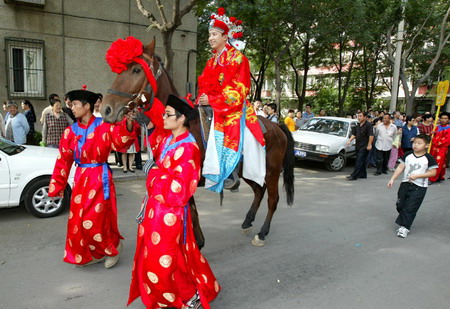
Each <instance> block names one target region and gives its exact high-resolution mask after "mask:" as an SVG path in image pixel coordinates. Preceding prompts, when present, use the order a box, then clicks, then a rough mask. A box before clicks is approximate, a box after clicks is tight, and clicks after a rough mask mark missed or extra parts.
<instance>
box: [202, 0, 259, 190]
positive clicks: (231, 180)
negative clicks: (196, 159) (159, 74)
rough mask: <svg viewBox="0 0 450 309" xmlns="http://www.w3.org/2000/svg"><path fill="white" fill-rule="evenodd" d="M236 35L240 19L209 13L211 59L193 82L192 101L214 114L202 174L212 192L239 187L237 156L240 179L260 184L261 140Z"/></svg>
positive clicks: (247, 69) (239, 33)
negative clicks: (195, 92)
mask: <svg viewBox="0 0 450 309" xmlns="http://www.w3.org/2000/svg"><path fill="white" fill-rule="evenodd" d="M241 37H242V21H240V20H237V19H236V18H235V17H227V16H226V15H225V9H223V8H219V9H218V10H217V14H212V16H211V22H210V26H209V40H208V41H209V44H210V45H211V48H212V49H213V53H214V56H213V57H212V58H211V59H209V60H208V62H207V63H206V66H205V69H204V70H203V73H202V75H201V76H200V77H199V78H198V84H199V97H198V100H197V103H198V104H200V105H210V106H211V107H212V109H213V111H214V116H213V121H212V125H211V130H210V133H209V136H207V137H205V139H207V144H208V145H207V149H206V154H205V161H204V165H203V176H204V177H205V179H206V183H205V187H206V188H207V189H209V190H211V191H215V192H221V191H222V190H223V189H224V188H225V189H231V190H233V189H236V188H237V187H238V186H239V178H238V176H237V169H238V167H239V162H240V161H241V157H242V154H244V156H243V177H244V178H246V179H250V180H253V181H255V182H256V183H258V184H259V185H260V186H263V185H264V177H265V172H266V170H265V168H266V157H265V148H264V147H265V142H264V136H263V133H262V131H261V127H260V125H259V122H258V118H257V116H256V113H255V111H254V109H253V106H252V104H251V103H250V102H249V101H247V96H248V94H249V91H250V65H249V62H248V59H247V58H246V57H245V56H244V55H243V54H242V53H241V52H240V50H241V49H243V48H244V47H245V44H244V42H242V41H240V40H239V39H240V38H241ZM250 153H251V156H250V155H247V156H246V154H250Z"/></svg>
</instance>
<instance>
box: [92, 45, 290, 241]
mask: <svg viewBox="0 0 450 309" xmlns="http://www.w3.org/2000/svg"><path fill="white" fill-rule="evenodd" d="M154 50H155V41H154V40H153V41H152V42H151V43H150V44H149V45H147V46H145V49H144V53H143V55H142V56H141V57H142V58H143V59H144V60H145V61H146V62H147V63H148V65H149V68H150V69H151V71H152V73H153V75H154V77H155V78H156V82H157V85H158V91H157V94H156V97H157V98H158V99H159V100H161V102H166V100H167V97H168V96H169V94H178V92H177V90H176V89H175V87H174V85H173V83H172V81H171V79H170V78H169V76H168V74H167V73H166V71H165V70H164V68H163V67H162V65H161V63H160V61H159V59H158V57H157V56H155V54H154ZM142 92H147V93H151V92H152V89H151V87H150V86H149V82H148V81H147V77H146V75H145V73H144V71H143V69H142V67H141V66H140V65H139V64H138V63H131V64H129V65H128V69H127V70H126V71H123V72H122V73H120V74H118V75H117V77H116V79H115V80H114V82H113V84H112V86H111V89H109V90H108V93H107V94H106V95H105V97H104V99H103V103H102V107H101V110H100V111H101V113H102V116H103V119H104V121H106V122H111V123H112V122H116V121H118V120H120V119H122V118H123V115H124V113H125V112H126V111H127V104H128V103H129V102H130V100H133V99H135V98H136V96H137V94H139V93H142ZM152 95H153V94H152ZM259 118H260V120H261V121H262V122H263V124H264V125H265V127H266V129H267V132H266V133H265V134H264V139H265V142H266V177H265V184H264V186H262V187H261V186H260V185H258V184H257V183H255V182H253V181H251V180H249V179H244V180H245V182H246V183H247V184H248V185H250V187H251V188H252V190H253V192H254V199H253V203H252V206H251V207H250V210H249V211H248V213H247V215H246V218H245V220H244V222H243V223H242V231H243V233H245V234H247V233H249V232H250V231H251V229H252V222H253V221H254V220H255V216H256V212H257V211H258V208H259V205H260V204H261V201H262V199H263V197H264V193H265V191H266V189H267V191H268V208H269V210H268V213H267V216H266V219H265V221H264V224H263V226H262V227H261V230H260V231H259V233H258V234H257V235H255V237H254V239H253V240H252V244H253V245H255V246H263V245H264V240H265V237H266V236H267V234H268V233H269V230H270V223H271V221H272V217H273V214H274V212H275V210H276V209H277V204H278V200H279V193H278V180H279V177H280V173H281V171H282V169H283V178H284V188H285V190H286V196H287V203H288V205H292V203H293V200H294V164H295V159H294V141H293V138H292V135H291V133H290V132H289V130H288V129H287V127H286V126H285V125H279V124H276V123H273V122H271V121H269V120H267V119H266V118H262V117H259ZM190 132H191V133H192V135H193V136H194V137H195V138H196V140H197V143H198V145H199V147H200V150H201V152H202V162H203V159H204V154H205V148H204V144H203V140H202V136H201V131H200V121H199V119H198V118H197V119H195V120H193V121H192V122H191V123H190ZM239 176H240V177H242V168H241V171H240V173H239ZM191 211H192V218H193V223H194V232H195V237H196V240H197V242H198V244H199V247H200V248H201V247H202V246H203V245H204V237H203V234H202V231H201V229H200V225H199V221H198V213H197V210H196V206H195V201H194V199H193V198H192V200H191Z"/></svg>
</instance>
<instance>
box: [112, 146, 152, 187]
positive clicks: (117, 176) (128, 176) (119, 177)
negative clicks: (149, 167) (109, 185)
mask: <svg viewBox="0 0 450 309" xmlns="http://www.w3.org/2000/svg"><path fill="white" fill-rule="evenodd" d="M141 155H142V164H144V163H145V161H146V160H147V159H148V155H147V153H146V152H144V153H142V154H141ZM108 163H109V166H110V167H111V170H112V172H113V179H114V181H115V182H121V181H129V180H136V179H142V180H145V178H146V176H145V175H144V173H143V172H142V171H141V170H138V169H136V167H134V170H135V172H134V173H132V172H130V171H128V172H127V173H124V172H123V170H122V167H118V166H117V164H116V159H115V157H114V153H111V154H110V155H109V158H108Z"/></svg>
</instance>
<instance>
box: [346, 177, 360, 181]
mask: <svg viewBox="0 0 450 309" xmlns="http://www.w3.org/2000/svg"><path fill="white" fill-rule="evenodd" d="M347 179H348V180H349V181H353V180H356V179H358V178H355V177H350V178H348V177H347Z"/></svg>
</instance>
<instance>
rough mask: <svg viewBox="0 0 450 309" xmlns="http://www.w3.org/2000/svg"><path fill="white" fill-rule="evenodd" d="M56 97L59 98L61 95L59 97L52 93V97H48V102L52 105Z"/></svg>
mask: <svg viewBox="0 0 450 309" xmlns="http://www.w3.org/2000/svg"><path fill="white" fill-rule="evenodd" d="M56 97H58V98H59V95H57V94H56V93H52V94H51V95H49V96H48V101H49V102H50V104H51V103H52V100H53V99H54V98H56Z"/></svg>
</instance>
